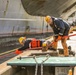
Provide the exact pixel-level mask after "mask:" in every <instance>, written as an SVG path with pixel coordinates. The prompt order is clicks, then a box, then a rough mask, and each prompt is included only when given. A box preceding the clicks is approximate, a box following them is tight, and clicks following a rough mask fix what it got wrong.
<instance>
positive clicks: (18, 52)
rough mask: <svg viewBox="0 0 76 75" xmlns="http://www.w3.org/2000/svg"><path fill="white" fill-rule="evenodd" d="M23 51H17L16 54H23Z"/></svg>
mask: <svg viewBox="0 0 76 75" xmlns="http://www.w3.org/2000/svg"><path fill="white" fill-rule="evenodd" d="M22 52H23V51H20V50H16V51H15V54H21V53H22Z"/></svg>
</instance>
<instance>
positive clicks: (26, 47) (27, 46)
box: [18, 40, 31, 50]
mask: <svg viewBox="0 0 76 75" xmlns="http://www.w3.org/2000/svg"><path fill="white" fill-rule="evenodd" d="M30 42H31V40H26V41H25V43H24V46H22V47H21V48H19V49H18V50H25V49H28V48H29V43H30Z"/></svg>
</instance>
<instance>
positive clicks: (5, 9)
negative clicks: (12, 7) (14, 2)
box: [4, 0, 9, 16]
mask: <svg viewBox="0 0 76 75" xmlns="http://www.w3.org/2000/svg"><path fill="white" fill-rule="evenodd" d="M8 4H9V0H7V4H6V8H5V11H4V16H5V15H6V12H7V9H8Z"/></svg>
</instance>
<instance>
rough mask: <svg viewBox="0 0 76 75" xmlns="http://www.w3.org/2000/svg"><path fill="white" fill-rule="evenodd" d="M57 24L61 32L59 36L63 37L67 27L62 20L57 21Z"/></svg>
mask: <svg viewBox="0 0 76 75" xmlns="http://www.w3.org/2000/svg"><path fill="white" fill-rule="evenodd" d="M55 24H56V26H57V28H58V30H59V35H63V33H64V30H65V26H64V23H63V21H61V20H55Z"/></svg>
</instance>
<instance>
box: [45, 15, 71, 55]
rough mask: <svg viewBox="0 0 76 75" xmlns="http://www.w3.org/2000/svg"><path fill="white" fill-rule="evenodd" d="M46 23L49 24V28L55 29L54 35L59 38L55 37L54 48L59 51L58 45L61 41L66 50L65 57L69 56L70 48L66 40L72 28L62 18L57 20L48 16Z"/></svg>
mask: <svg viewBox="0 0 76 75" xmlns="http://www.w3.org/2000/svg"><path fill="white" fill-rule="evenodd" d="M45 21H46V22H47V23H48V24H49V26H50V27H51V28H52V29H53V31H54V34H55V35H57V36H54V42H55V43H54V44H53V45H52V47H53V48H54V49H56V50H57V43H58V41H59V40H61V43H62V46H63V49H64V56H68V55H69V51H68V47H67V43H66V40H67V38H68V33H69V29H70V26H69V24H68V23H67V22H65V21H64V20H62V19H61V18H55V17H51V16H46V17H45Z"/></svg>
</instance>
